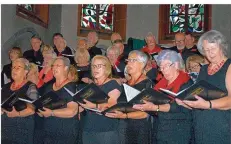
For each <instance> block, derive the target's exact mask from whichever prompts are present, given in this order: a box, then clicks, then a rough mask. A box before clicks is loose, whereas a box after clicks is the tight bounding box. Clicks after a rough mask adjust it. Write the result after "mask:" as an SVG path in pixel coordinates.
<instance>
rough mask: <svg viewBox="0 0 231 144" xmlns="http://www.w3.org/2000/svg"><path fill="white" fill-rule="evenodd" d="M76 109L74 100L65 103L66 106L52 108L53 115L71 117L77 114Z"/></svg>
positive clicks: (76, 105)
mask: <svg viewBox="0 0 231 144" xmlns="http://www.w3.org/2000/svg"><path fill="white" fill-rule="evenodd" d="M77 111H78V104H77V103H75V102H72V101H71V102H69V103H67V107H66V108H63V109H56V110H53V113H54V116H56V117H60V118H71V117H74V116H75V115H76V114H77Z"/></svg>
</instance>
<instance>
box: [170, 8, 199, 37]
mask: <svg viewBox="0 0 231 144" xmlns="http://www.w3.org/2000/svg"><path fill="white" fill-rule="evenodd" d="M169 16H170V17H169V20H170V26H169V32H170V33H172V32H174V33H175V32H185V31H186V30H185V28H187V31H189V32H196V33H201V32H203V31H204V5H203V4H189V5H184V4H172V5H170V15H169ZM186 18H187V21H186V20H185V19H186ZM186 22H188V23H186ZM186 24H187V25H186Z"/></svg>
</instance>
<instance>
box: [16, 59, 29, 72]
mask: <svg viewBox="0 0 231 144" xmlns="http://www.w3.org/2000/svg"><path fill="white" fill-rule="evenodd" d="M15 62H21V63H23V64H24V65H25V70H28V71H29V70H30V62H29V61H28V60H27V59H25V58H17V59H16V60H15V61H14V62H13V63H15Z"/></svg>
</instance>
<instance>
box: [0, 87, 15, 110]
mask: <svg viewBox="0 0 231 144" xmlns="http://www.w3.org/2000/svg"><path fill="white" fill-rule="evenodd" d="M16 101H18V97H17V96H16V94H15V92H14V93H11V94H10V95H8V96H5V97H3V96H2V102H1V107H2V108H3V109H5V110H7V111H12V109H13V106H14V104H15V103H16Z"/></svg>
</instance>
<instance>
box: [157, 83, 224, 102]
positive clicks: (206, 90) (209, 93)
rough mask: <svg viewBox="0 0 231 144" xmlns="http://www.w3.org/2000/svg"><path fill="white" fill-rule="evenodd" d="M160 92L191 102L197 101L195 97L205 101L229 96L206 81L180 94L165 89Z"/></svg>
mask: <svg viewBox="0 0 231 144" xmlns="http://www.w3.org/2000/svg"><path fill="white" fill-rule="evenodd" d="M160 90H161V91H163V92H164V93H167V94H169V95H172V96H173V97H176V98H178V99H181V100H190V101H196V100H197V99H196V98H195V95H198V96H200V97H201V98H203V99H205V100H214V99H219V98H222V97H224V96H226V95H227V93H226V92H224V91H223V90H221V89H219V88H218V87H216V86H214V85H212V84H210V83H208V82H206V81H204V80H201V81H198V82H196V83H195V84H193V85H191V86H190V87H188V88H186V89H184V90H182V91H180V92H178V93H174V92H171V91H168V90H165V89H160Z"/></svg>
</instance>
